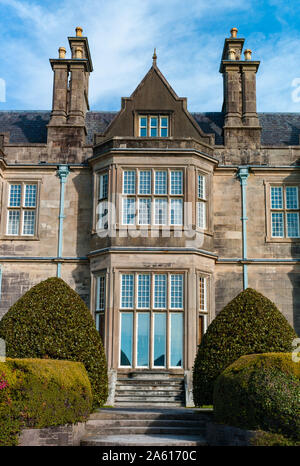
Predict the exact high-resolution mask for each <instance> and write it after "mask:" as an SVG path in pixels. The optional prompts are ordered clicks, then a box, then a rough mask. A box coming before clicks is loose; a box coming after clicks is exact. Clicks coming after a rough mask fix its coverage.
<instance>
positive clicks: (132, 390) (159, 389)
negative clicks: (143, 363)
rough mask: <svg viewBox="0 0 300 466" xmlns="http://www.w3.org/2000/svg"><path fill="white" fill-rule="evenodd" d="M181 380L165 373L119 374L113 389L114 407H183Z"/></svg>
mask: <svg viewBox="0 0 300 466" xmlns="http://www.w3.org/2000/svg"><path fill="white" fill-rule="evenodd" d="M184 401H185V393H184V383H183V378H182V377H178V376H172V375H170V373H169V372H167V371H160V372H158V371H144V372H142V371H141V372H132V373H130V374H128V375H123V374H119V375H118V378H117V382H116V388H115V406H126V407H130V406H136V407H137V406H141V407H142V406H143V407H150V406H152V405H153V406H156V405H157V406H167V407H168V406H174V407H175V406H184Z"/></svg>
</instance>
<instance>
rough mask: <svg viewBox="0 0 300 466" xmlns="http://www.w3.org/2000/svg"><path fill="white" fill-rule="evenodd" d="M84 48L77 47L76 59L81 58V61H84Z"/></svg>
mask: <svg viewBox="0 0 300 466" xmlns="http://www.w3.org/2000/svg"><path fill="white" fill-rule="evenodd" d="M82 55H83V54H82V48H81V47H76V48H75V58H79V59H82V58H83V56H82Z"/></svg>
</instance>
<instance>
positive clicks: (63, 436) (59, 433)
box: [18, 422, 85, 447]
mask: <svg viewBox="0 0 300 466" xmlns="http://www.w3.org/2000/svg"><path fill="white" fill-rule="evenodd" d="M84 434H85V422H78V423H77V424H71V425H70V424H66V425H64V426H54V427H45V428H43V429H23V430H22V431H21V434H20V437H19V443H18V446H20V447H41V446H47V447H56V446H68V447H70V446H79V445H80V439H81V438H82V437H83V436H84Z"/></svg>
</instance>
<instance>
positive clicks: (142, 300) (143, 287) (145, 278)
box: [137, 274, 151, 309]
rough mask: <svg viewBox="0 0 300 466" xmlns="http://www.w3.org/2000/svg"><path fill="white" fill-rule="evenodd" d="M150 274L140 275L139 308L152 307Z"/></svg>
mask: <svg viewBox="0 0 300 466" xmlns="http://www.w3.org/2000/svg"><path fill="white" fill-rule="evenodd" d="M150 283H151V280H150V275H149V274H147V275H146V274H140V275H138V304H137V307H138V308H144V309H148V308H149V307H150Z"/></svg>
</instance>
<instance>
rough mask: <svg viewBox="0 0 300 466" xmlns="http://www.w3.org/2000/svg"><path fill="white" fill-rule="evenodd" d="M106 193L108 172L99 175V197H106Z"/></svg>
mask: <svg viewBox="0 0 300 466" xmlns="http://www.w3.org/2000/svg"><path fill="white" fill-rule="evenodd" d="M107 195H108V174H107V173H105V174H104V175H100V186H99V199H106V198H107Z"/></svg>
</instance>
